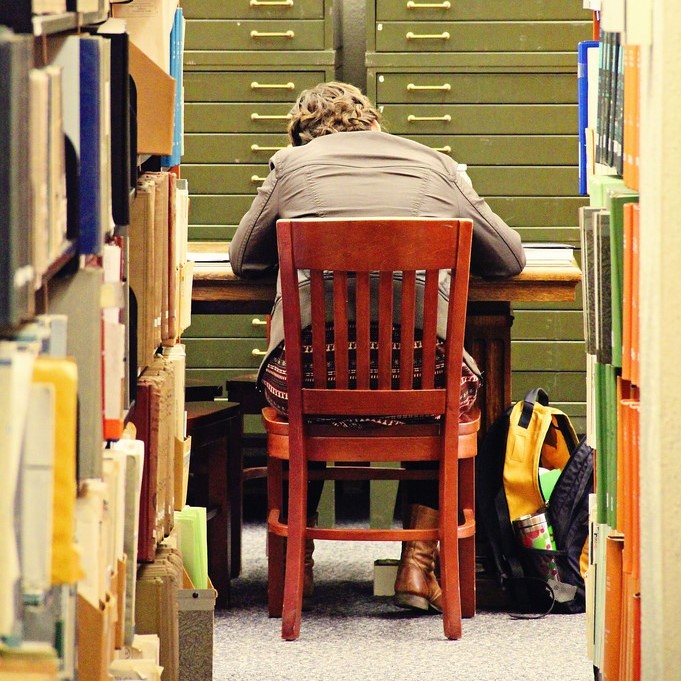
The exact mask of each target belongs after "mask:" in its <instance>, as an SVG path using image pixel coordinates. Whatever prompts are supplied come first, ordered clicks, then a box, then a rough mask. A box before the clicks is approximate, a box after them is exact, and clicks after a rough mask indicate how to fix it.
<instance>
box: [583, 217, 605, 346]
mask: <svg viewBox="0 0 681 681" xmlns="http://www.w3.org/2000/svg"><path fill="white" fill-rule="evenodd" d="M599 210H600V208H592V207H590V206H581V207H580V208H579V234H580V244H581V252H582V311H583V323H584V340H585V344H586V347H585V349H586V352H587V353H588V354H590V355H595V354H596V325H597V323H598V320H597V318H596V291H597V289H596V283H595V281H594V275H595V269H594V268H595V263H594V257H595V256H594V227H593V223H594V221H593V217H594V214H595V213H596V212H598V211H599Z"/></svg>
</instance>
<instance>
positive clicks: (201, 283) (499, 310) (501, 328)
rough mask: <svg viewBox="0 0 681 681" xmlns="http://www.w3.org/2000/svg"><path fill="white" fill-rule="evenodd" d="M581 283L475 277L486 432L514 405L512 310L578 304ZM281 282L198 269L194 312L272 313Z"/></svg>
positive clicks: (575, 279)
mask: <svg viewBox="0 0 681 681" xmlns="http://www.w3.org/2000/svg"><path fill="white" fill-rule="evenodd" d="M226 248H227V244H226V243H224V242H223V243H213V242H192V243H190V244H189V251H190V253H201V252H204V253H205V252H216V251H225V250H226ZM580 280H581V271H580V269H579V267H578V266H577V263H573V265H571V266H569V267H526V268H525V269H524V270H523V271H522V272H521V273H520V274H518V275H517V276H515V277H511V278H509V279H503V280H499V281H485V280H482V279H480V278H478V277H471V280H470V286H469V301H470V302H469V305H468V319H467V323H466V348H467V349H468V350H469V352H470V353H471V354H472V355H473V357H475V359H476V360H477V362H478V365H479V366H480V368H481V369H482V371H483V372H484V376H485V385H484V387H483V390H482V392H481V395H480V407H481V410H482V423H481V432H485V430H486V427H487V426H488V425H489V424H491V423H493V421H494V420H495V419H496V418H497V416H499V414H501V412H502V411H504V409H506V408H507V407H508V406H509V405H510V404H511V326H512V324H513V314H512V311H511V305H512V303H513V302H515V301H534V302H541V301H545V302H557V301H572V300H574V299H575V290H576V288H577V284H578V283H579V282H580ZM274 295H275V279H274V278H270V279H258V280H245V279H239V278H238V277H236V276H235V275H234V273H233V272H232V269H231V267H230V266H229V264H220V265H218V264H213V265H206V264H201V265H196V266H195V267H194V287H193V290H192V312H193V313H198V314H267V313H269V312H270V310H271V308H272V302H273V301H274Z"/></svg>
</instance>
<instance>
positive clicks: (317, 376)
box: [310, 270, 328, 388]
mask: <svg viewBox="0 0 681 681" xmlns="http://www.w3.org/2000/svg"><path fill="white" fill-rule="evenodd" d="M325 298H326V296H325V290H324V274H323V272H321V271H320V270H312V271H311V272H310V301H311V306H310V307H311V311H312V373H313V374H314V387H315V388H326V387H328V386H327V380H326V378H327V377H326V300H325Z"/></svg>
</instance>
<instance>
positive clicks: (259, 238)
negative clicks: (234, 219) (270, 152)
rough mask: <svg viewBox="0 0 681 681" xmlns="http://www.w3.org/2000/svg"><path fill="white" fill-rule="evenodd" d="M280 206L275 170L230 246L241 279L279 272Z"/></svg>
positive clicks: (230, 252) (242, 220)
mask: <svg viewBox="0 0 681 681" xmlns="http://www.w3.org/2000/svg"><path fill="white" fill-rule="evenodd" d="M278 206H279V201H278V198H277V175H276V171H275V170H274V168H273V169H272V170H271V171H270V173H269V174H268V176H267V178H266V179H265V181H264V182H263V184H262V186H261V187H259V188H258V194H257V196H256V197H255V199H253V203H252V204H251V207H250V208H249V209H248V212H247V213H246V215H244V216H243V218H241V222H240V223H239V227H238V228H237V230H236V234H235V235H234V237H233V238H232V242H231V243H230V245H229V261H230V263H231V265H232V270H233V271H234V274H236V275H237V276H238V277H243V278H245V279H246V278H255V277H260V276H263V275H266V274H269V273H271V272H272V271H273V270H274V269H275V268H276V265H277V261H278V258H277V231H276V225H277V218H278V217H279V214H278Z"/></svg>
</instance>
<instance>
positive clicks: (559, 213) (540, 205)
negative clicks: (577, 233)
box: [485, 196, 586, 227]
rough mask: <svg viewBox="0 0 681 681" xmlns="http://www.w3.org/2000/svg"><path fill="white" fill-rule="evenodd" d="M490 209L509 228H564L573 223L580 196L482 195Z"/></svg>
mask: <svg viewBox="0 0 681 681" xmlns="http://www.w3.org/2000/svg"><path fill="white" fill-rule="evenodd" d="M485 199H486V200H487V203H488V204H489V206H490V208H491V209H492V210H493V211H494V212H495V213H496V214H497V215H500V216H501V217H502V219H503V220H505V221H506V223H507V224H509V225H510V226H511V227H565V226H569V225H576V224H577V211H578V210H579V207H580V206H584V205H585V204H586V201H585V199H584V197H583V196H576V197H572V196H566V197H558V198H554V197H546V196H486V197H485Z"/></svg>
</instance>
